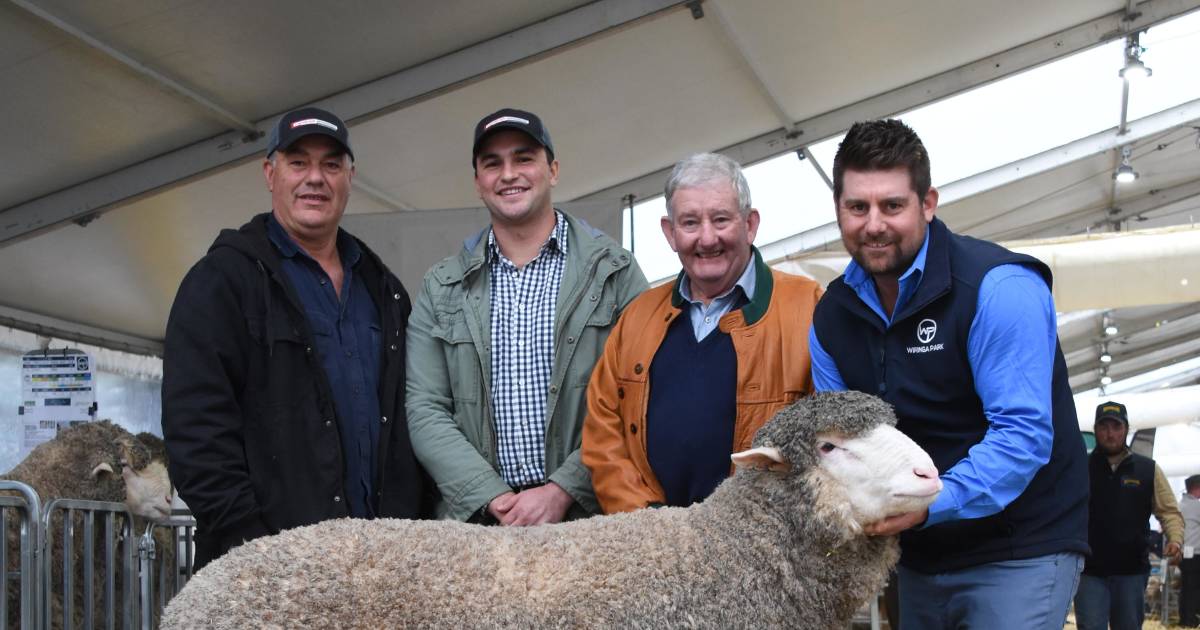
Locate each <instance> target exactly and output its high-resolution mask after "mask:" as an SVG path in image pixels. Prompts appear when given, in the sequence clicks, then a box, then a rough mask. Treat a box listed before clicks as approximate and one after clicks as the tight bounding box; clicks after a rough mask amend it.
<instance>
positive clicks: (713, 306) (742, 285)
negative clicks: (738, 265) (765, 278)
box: [679, 255, 756, 341]
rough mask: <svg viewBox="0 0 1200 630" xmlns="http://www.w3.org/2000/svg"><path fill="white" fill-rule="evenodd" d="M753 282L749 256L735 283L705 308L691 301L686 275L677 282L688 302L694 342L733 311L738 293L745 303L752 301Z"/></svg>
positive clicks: (680, 292) (752, 258)
mask: <svg viewBox="0 0 1200 630" xmlns="http://www.w3.org/2000/svg"><path fill="white" fill-rule="evenodd" d="M755 281H756V278H755V277H754V256H753V255H751V256H750V261H749V262H747V263H746V268H745V269H744V270H742V275H741V276H740V277H739V278H738V280H737V282H735V283H733V286H732V287H729V290H728V291H726V292H724V293H722V294H721V295H718V296H717V297H715V298H713V299H712V300H709V302H708V306H705V305H704V302H701V301H700V300H694V299H692V285H691V281H690V280H689V279H688V277H687V273H684V274H683V280H681V281H680V282H679V295H680V296H682V297H683V299H685V300H687V301H688V304H689V306H688V315H689V316H690V317H691V318H692V332H693V333H695V335H696V341H700V340H702V339H704V338H705V337H707V336H708V334H709V333H711V332H712V331H714V330H716V328H717V325H718V324H720V323H721V316H722V315H724V314H726V313H728V312H729V311H731V310H733V306H734V304H737V302H738V298H739V297H741V295H740V294H739V291H740V292H741V294H744V295H745V296H746V301H747V302H750V301H753V300H754V283H755Z"/></svg>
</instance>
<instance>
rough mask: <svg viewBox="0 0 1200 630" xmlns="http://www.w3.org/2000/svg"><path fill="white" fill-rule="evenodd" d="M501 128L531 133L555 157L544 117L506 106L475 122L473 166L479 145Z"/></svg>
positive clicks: (472, 151) (551, 157)
mask: <svg viewBox="0 0 1200 630" xmlns="http://www.w3.org/2000/svg"><path fill="white" fill-rule="evenodd" d="M501 129H516V130H517V131H524V132H525V133H527V134H529V137H531V138H533V139H534V140H535V141H537V143H538V144H540V145H542V146H543V147H545V148H546V154H547V156H548V157H549V158H550V159H551V160H553V159H554V145H553V144H551V142H550V132H549V131H546V126H545V125H543V124H542V119H541V118H538V117H537V115H536V114H532V113H530V112H527V111H525V110H521V109H512V108H511V107H506V108H504V109H502V110H500V111H498V112H493V113H491V114H488V115H487V116H484V117H483V118H481V119H479V122H478V123H476V124H475V146H474V147H473V148H472V149H471V167H472V168H474V167H475V158H477V157H479V147H480V145H482V144H483V141H484V140H485V139H487V137H488V136H490V135H491V134H493V133H495V132H497V131H500V130H501Z"/></svg>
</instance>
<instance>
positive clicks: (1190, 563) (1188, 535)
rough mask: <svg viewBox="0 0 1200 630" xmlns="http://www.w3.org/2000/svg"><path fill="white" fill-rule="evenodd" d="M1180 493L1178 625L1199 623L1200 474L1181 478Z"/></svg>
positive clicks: (1186, 625) (1196, 625) (1191, 625)
mask: <svg viewBox="0 0 1200 630" xmlns="http://www.w3.org/2000/svg"><path fill="white" fill-rule="evenodd" d="M1183 485H1184V493H1183V496H1182V497H1180V499H1179V511H1180V512H1181V513H1182V514H1183V530H1184V531H1183V560H1182V561H1181V562H1180V563H1179V568H1180V570H1181V571H1182V573H1183V585H1182V586H1181V587H1180V589H1179V625H1181V626H1185V627H1188V628H1195V627H1200V555H1197V553H1198V552H1200V475H1192V476H1191V477H1188V478H1187V479H1185V480H1184V481H1183Z"/></svg>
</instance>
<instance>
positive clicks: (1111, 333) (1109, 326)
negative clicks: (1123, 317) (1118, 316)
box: [1101, 311, 1118, 337]
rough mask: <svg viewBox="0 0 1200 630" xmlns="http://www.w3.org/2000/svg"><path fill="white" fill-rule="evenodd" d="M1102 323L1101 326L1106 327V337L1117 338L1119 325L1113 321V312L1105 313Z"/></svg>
mask: <svg viewBox="0 0 1200 630" xmlns="http://www.w3.org/2000/svg"><path fill="white" fill-rule="evenodd" d="M1101 322H1102V324H1101V325H1102V326H1103V327H1104V334H1105V336H1108V337H1115V336H1116V335H1117V332H1118V330H1117V323H1116V322H1115V321H1113V317H1112V311H1104V316H1103V317H1102V318H1101Z"/></svg>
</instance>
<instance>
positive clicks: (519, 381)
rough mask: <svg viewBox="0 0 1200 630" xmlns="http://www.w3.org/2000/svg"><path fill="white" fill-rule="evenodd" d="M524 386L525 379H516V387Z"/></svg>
mask: <svg viewBox="0 0 1200 630" xmlns="http://www.w3.org/2000/svg"><path fill="white" fill-rule="evenodd" d="M524 384H525V379H523V378H519V379H517V385H524Z"/></svg>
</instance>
